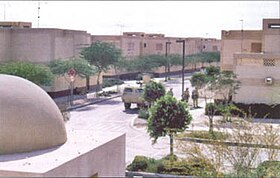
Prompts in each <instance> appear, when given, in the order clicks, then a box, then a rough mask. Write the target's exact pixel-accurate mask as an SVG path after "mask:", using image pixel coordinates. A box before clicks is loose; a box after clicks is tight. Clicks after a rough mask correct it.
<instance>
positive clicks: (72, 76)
mask: <svg viewBox="0 0 280 178" xmlns="http://www.w3.org/2000/svg"><path fill="white" fill-rule="evenodd" d="M68 76H69V78H70V80H71V82H73V81H74V80H75V77H76V70H75V69H74V68H70V69H69V70H68Z"/></svg>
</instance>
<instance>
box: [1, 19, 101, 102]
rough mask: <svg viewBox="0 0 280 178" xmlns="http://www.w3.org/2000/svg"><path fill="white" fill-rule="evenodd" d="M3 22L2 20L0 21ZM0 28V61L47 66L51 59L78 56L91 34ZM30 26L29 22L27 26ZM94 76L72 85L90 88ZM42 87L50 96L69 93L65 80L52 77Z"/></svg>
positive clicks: (78, 80) (70, 31)
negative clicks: (45, 85) (47, 84)
mask: <svg viewBox="0 0 280 178" xmlns="http://www.w3.org/2000/svg"><path fill="white" fill-rule="evenodd" d="M1 24H5V23H4V22H2V23H0V25H1ZM15 24H18V25H19V28H8V27H7V28H0V39H1V40H0V62H8V61H11V60H16V61H17V60H24V61H30V62H33V63H37V64H44V65H47V64H48V63H49V62H50V61H52V60H59V59H68V58H73V57H79V56H80V51H81V49H82V48H84V47H87V46H89V45H90V44H91V35H90V34H89V33H87V32H86V31H78V30H66V29H54V28H20V27H21V26H22V25H20V24H24V23H21V22H17V23H15ZM30 26H31V25H30ZM96 78H97V77H96V76H92V77H91V78H90V82H86V80H85V79H77V80H75V87H85V85H86V84H87V85H89V86H87V87H92V88H94V87H95V85H96ZM44 89H45V90H46V91H47V92H48V93H49V94H50V95H51V96H53V97H56V96H61V95H65V94H66V93H68V92H69V82H68V81H67V80H65V78H64V77H56V79H55V80H54V83H53V85H52V86H51V87H44Z"/></svg>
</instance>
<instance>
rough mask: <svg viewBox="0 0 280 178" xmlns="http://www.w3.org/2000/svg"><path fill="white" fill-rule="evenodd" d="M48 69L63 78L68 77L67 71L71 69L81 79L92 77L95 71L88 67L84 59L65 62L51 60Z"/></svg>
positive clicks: (92, 67) (72, 59)
mask: <svg viewBox="0 0 280 178" xmlns="http://www.w3.org/2000/svg"><path fill="white" fill-rule="evenodd" d="M49 67H50V69H51V71H52V73H53V74H55V75H61V76H65V75H68V71H69V69H71V68H73V69H75V71H76V74H77V75H78V76H80V77H81V78H85V77H87V76H91V75H94V74H95V73H96V72H97V69H96V68H95V67H94V66H90V65H89V63H88V61H86V60H84V59H75V58H71V59H67V60H53V61H51V62H50V63H49Z"/></svg>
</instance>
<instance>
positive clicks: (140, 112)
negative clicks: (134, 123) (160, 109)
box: [138, 108, 149, 119]
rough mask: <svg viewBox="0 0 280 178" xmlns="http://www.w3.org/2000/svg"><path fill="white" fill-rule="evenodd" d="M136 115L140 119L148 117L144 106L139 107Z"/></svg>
mask: <svg viewBox="0 0 280 178" xmlns="http://www.w3.org/2000/svg"><path fill="white" fill-rule="evenodd" d="M138 117H139V118H142V119H148V117H149V111H148V109H146V108H140V110H139V113H138Z"/></svg>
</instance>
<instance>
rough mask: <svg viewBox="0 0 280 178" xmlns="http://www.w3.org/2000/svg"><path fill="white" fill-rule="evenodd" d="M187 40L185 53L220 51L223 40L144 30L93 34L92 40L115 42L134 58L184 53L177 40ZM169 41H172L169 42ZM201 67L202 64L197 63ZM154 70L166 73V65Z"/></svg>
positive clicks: (125, 54)
mask: <svg viewBox="0 0 280 178" xmlns="http://www.w3.org/2000/svg"><path fill="white" fill-rule="evenodd" d="M178 39H183V40H185V41H186V42H185V55H186V56H187V55H191V54H197V53H201V52H213V51H215V52H216V51H220V49H221V41H220V40H218V39H213V38H177V37H165V35H164V34H149V33H147V34H146V33H144V32H124V33H123V35H115V36H111V35H107V36H101V35H92V42H96V41H104V42H109V43H113V44H115V45H116V46H117V47H119V48H120V49H121V50H122V54H123V56H125V57H126V58H128V59H129V58H130V59H133V58H134V57H137V56H144V55H153V54H158V55H165V54H166V53H167V54H179V55H182V53H183V45H182V43H176V40H178ZM167 42H171V43H170V44H167ZM197 67H200V65H197ZM181 68H182V67H181V66H174V67H172V68H171V71H180V70H181ZM191 68H192V65H188V66H186V68H185V69H191ZM154 72H157V73H164V67H162V68H159V69H156V70H155V71H154ZM124 73H127V72H126V71H117V73H116V71H115V70H110V71H108V72H107V73H105V74H104V75H116V74H124Z"/></svg>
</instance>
